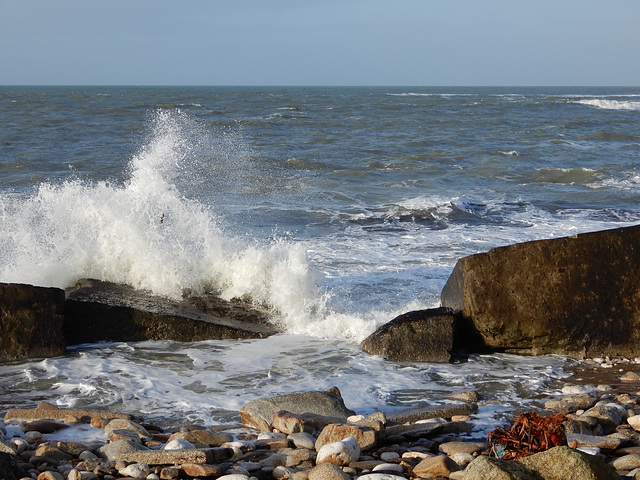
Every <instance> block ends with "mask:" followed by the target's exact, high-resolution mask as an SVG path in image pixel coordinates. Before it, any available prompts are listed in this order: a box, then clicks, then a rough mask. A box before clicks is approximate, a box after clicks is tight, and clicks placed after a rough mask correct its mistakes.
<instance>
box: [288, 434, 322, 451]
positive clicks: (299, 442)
mask: <svg viewBox="0 0 640 480" xmlns="http://www.w3.org/2000/svg"><path fill="white" fill-rule="evenodd" d="M287 439H288V440H289V441H291V442H293V444H294V445H295V446H296V448H308V449H309V450H313V449H314V448H316V437H314V436H313V435H311V434H310V433H306V432H299V433H292V434H290V435H289V436H287Z"/></svg>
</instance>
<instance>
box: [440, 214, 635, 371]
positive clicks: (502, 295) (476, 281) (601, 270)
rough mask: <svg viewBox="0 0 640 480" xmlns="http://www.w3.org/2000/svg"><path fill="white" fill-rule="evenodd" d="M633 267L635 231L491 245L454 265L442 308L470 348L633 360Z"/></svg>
mask: <svg viewBox="0 0 640 480" xmlns="http://www.w3.org/2000/svg"><path fill="white" fill-rule="evenodd" d="M638 264H640V226H632V227H625V228H616V229H611V230H605V231H599V232H591V233H584V234H580V235H575V236H573V237H564V238H557V239H550V240H537V241H531V242H525V243H519V244H515V245H509V246H505V247H499V248H494V249H492V250H490V251H489V252H486V253H480V254H476V255H471V256H468V257H465V258H462V259H460V260H459V261H458V262H457V264H456V266H455V267H454V269H453V272H452V273H451V276H450V277H449V279H448V280H447V282H446V284H445V286H444V288H443V290H442V293H441V304H442V306H443V307H449V308H451V309H452V310H453V312H454V313H456V314H458V315H459V317H460V321H459V323H458V325H457V328H458V327H459V330H460V332H461V333H463V334H464V335H460V336H458V337H457V338H456V340H457V346H458V347H467V348H468V349H471V350H472V351H479V350H482V349H490V350H495V349H499V350H500V351H505V352H509V353H523V354H532V355H543V354H560V355H570V356H572V357H574V358H577V359H584V358H587V357H601V356H611V357H614V356H616V357H618V356H627V357H630V356H631V357H633V356H636V355H637V354H638V352H639V350H640V347H639V345H640V328H639V327H640V325H639V324H640V301H639V300H640V299H639V294H638V292H640V269H637V268H636V265H638Z"/></svg>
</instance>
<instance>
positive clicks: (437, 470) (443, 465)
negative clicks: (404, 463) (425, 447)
mask: <svg viewBox="0 0 640 480" xmlns="http://www.w3.org/2000/svg"><path fill="white" fill-rule="evenodd" d="M458 470H460V467H459V466H458V464H457V463H456V462H454V461H453V460H452V459H451V458H449V457H448V456H447V455H436V456H434V457H429V458H425V459H424V460H422V461H421V462H420V463H419V464H418V465H416V466H415V467H414V468H413V474H414V475H415V476H417V477H420V478H436V477H444V478H449V475H450V474H451V472H457V471H458Z"/></svg>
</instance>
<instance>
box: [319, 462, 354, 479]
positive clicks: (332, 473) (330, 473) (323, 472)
mask: <svg viewBox="0 0 640 480" xmlns="http://www.w3.org/2000/svg"><path fill="white" fill-rule="evenodd" d="M350 479H351V477H350V476H349V475H347V474H346V473H345V472H344V471H342V469H341V468H340V467H338V466H337V465H335V464H333V463H328V462H327V463H320V464H318V465H316V466H315V467H313V468H312V469H311V470H310V471H309V480H350Z"/></svg>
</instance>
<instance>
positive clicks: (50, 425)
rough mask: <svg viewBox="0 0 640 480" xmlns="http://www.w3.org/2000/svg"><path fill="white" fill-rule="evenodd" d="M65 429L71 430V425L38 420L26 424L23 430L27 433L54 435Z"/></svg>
mask: <svg viewBox="0 0 640 480" xmlns="http://www.w3.org/2000/svg"><path fill="white" fill-rule="evenodd" d="M64 428H69V425H65V424H64V423H60V422H53V421H50V420H36V421H34V422H29V423H26V424H25V425H24V426H23V428H22V430H23V431H25V432H40V433H53V432H55V431H57V430H62V429H64Z"/></svg>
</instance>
